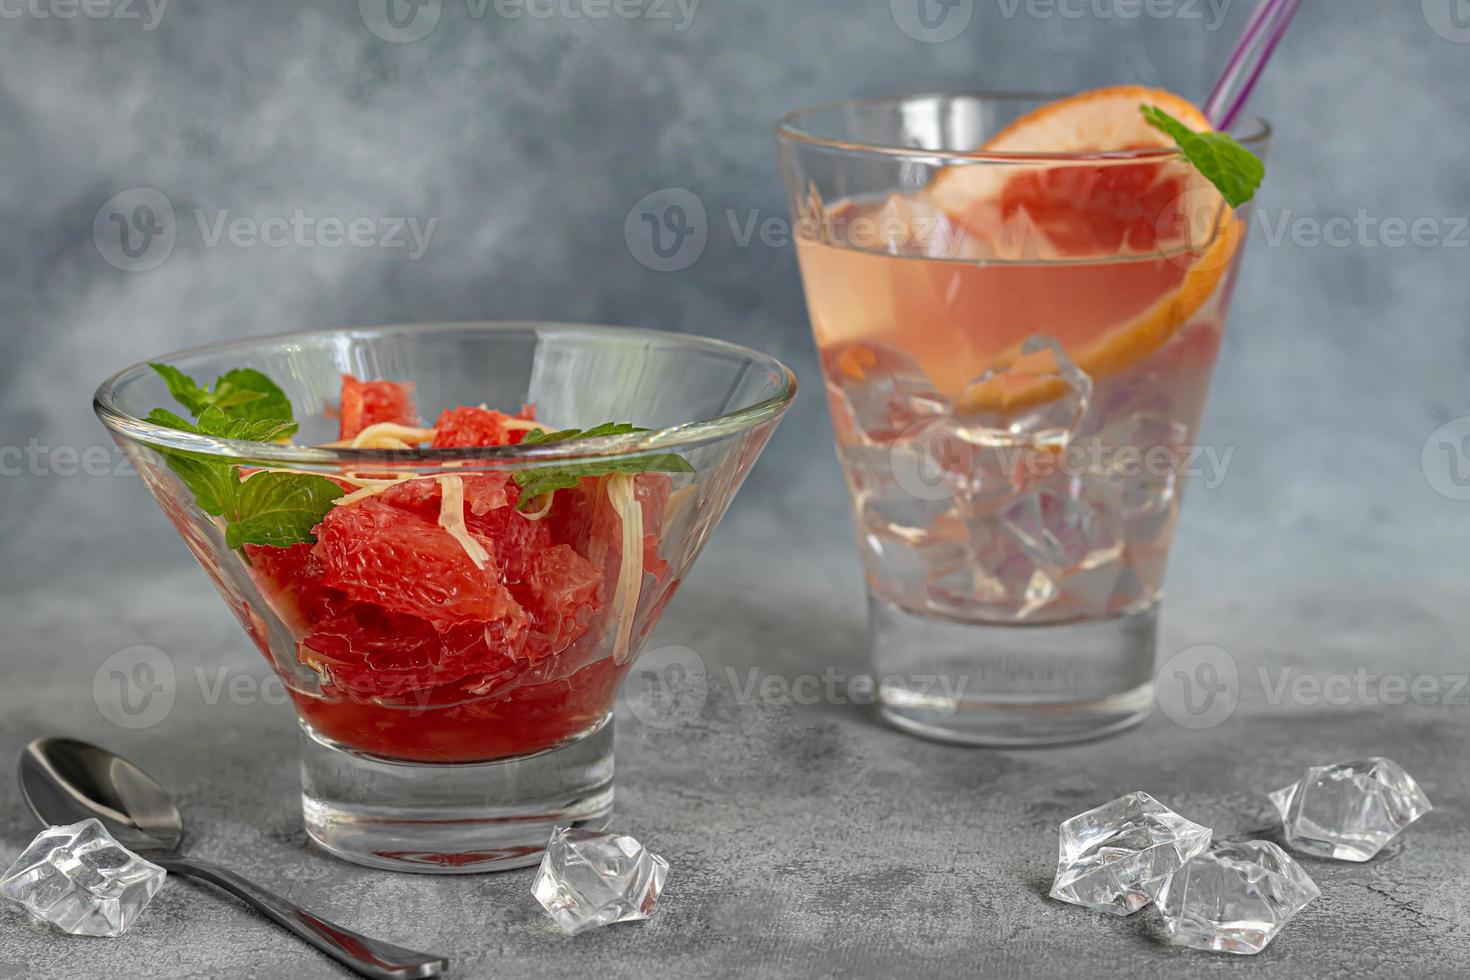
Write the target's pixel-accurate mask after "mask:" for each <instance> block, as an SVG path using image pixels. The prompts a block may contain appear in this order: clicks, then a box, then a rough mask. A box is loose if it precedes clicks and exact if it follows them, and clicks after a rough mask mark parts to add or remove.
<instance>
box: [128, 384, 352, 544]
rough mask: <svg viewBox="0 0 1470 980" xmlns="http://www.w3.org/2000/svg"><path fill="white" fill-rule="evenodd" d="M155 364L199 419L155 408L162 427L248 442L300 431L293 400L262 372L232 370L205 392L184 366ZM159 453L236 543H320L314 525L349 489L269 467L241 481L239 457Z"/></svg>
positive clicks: (156, 420) (151, 419)
mask: <svg viewBox="0 0 1470 980" xmlns="http://www.w3.org/2000/svg"><path fill="white" fill-rule="evenodd" d="M153 368H154V370H156V371H158V373H159V375H161V376H162V377H163V379H164V382H165V383H166V384H167V385H168V387H169V391H170V392H171V393H172V394H173V396H174V397H175V398H177V399H178V400H179V401H180V402H181V403H182V404H183V405H185V406H186V407H187V408H189V410H190V411H191V412H192V413H193V414H194V415H195V416H197V418H196V419H195V421H193V422H190V421H189V420H188V419H185V418H184V417H182V416H180V415H177V414H175V413H174V412H171V411H169V410H168V409H166V408H155V409H154V410H153V411H151V412H149V413H148V421H149V422H152V423H153V424H155V425H162V426H167V427H168V428H171V429H179V430H181V431H184V432H193V433H196V434H198V435H206V436H215V437H218V438H221V439H239V440H243V441H245V442H274V441H276V440H278V439H283V438H286V437H287V436H290V435H291V434H292V433H294V432H295V431H296V423H295V421H293V420H292V417H291V416H292V412H291V403H290V401H288V400H287V399H286V396H285V394H284V393H283V392H282V391H281V389H280V388H278V387H276V384H275V382H273V381H271V380H270V379H269V378H267V377H266V376H265V375H263V374H261V373H260V372H259V371H251V370H248V369H247V370H238V371H230V372H229V373H227V374H224V375H221V376H220V378H219V380H217V381H216V382H215V384H214V390H213V391H206V390H205V389H203V388H200V387H199V386H198V385H197V384H195V383H194V380H193V379H192V378H190V377H189V376H188V375H186V374H184V373H183V372H181V371H178V370H177V369H174V368H170V367H168V366H167V365H162V364H155V365H153ZM268 411H269V412H278V413H282V415H269V414H266V413H267V412H268ZM158 451H159V453H161V454H162V456H163V459H164V462H165V463H166V464H167V465H168V468H169V469H171V470H173V471H174V473H176V474H177V475H178V477H179V479H180V480H182V481H183V483H184V486H186V487H188V488H189V492H190V493H192V494H193V495H194V500H195V502H196V503H197V504H198V505H199V509H200V510H202V511H204V513H206V514H210V515H213V516H215V517H222V518H224V520H225V543H226V544H227V545H229V547H231V548H239V547H241V546H242V545H246V544H262V545H271V546H274V547H277V548H285V547H289V546H290V545H293V544H301V543H306V544H311V543H314V542H315V541H316V537H315V536H314V535H313V534H312V529H313V528H314V527H316V526H317V525H318V524H320V523H321V522H322V519H323V518H324V517H326V516H327V513H328V512H329V511H330V510H331V509H332V506H333V502H334V501H335V500H336V499H337V498H338V497H340V496H342V494H343V490H342V488H341V487H339V486H338V485H337V484H335V483H333V482H332V481H331V480H328V479H326V478H325V477H320V476H313V475H311V474H307V473H275V472H262V473H255V474H252V475H251V476H250V477H249V478H248V479H244V480H242V479H241V477H240V464H239V463H238V462H235V461H233V460H228V459H224V460H221V459H218V458H216V457H213V456H210V455H207V454H204V453H197V452H189V451H187V450H181V449H162V448H160V449H159V450H158Z"/></svg>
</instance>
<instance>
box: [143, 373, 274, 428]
mask: <svg viewBox="0 0 1470 980" xmlns="http://www.w3.org/2000/svg"><path fill="white" fill-rule="evenodd" d="M148 366H149V367H151V368H153V370H154V371H157V372H158V375H159V377H161V378H163V383H164V384H165V385H167V386H168V392H169V394H171V395H173V396H174V398H175V399H177V400H178V402H179V404H180V405H183V406H184V407H185V408H187V409H188V410H189V413H190V414H191V415H194V416H196V417H200V416H202V415H203V414H204V413H205V412H206V411H208V410H209V409H216V410H218V411H220V412H222V413H224V414H225V415H226V416H228V417H229V418H232V419H247V420H251V421H257V420H263V419H273V420H284V421H285V422H287V423H291V431H290V432H287V433H284V434H283V435H291V434H293V433H294V432H295V431H296V426H295V424H294V423H295V419H296V414H295V412H294V411H293V410H292V408H291V400H290V399H289V398H287V397H286V393H285V392H284V391H282V390H281V388H280V386H279V385H277V384H276V383H275V382H274V381H272V380H271V379H270V378H268V377H267V376H266V375H264V374H262V373H261V372H259V371H256V370H255V369H253V368H236V369H235V370H233V371H226V372H225V373H224V374H222V375H220V376H219V377H218V378H216V379H215V382H214V389H213V390H212V391H211V390H209V389H207V388H202V387H200V385H199V382H197V381H195V380H194V379H193V378H191V377H189V376H188V375H187V374H185V373H184V372H183V371H180V370H179V369H178V368H176V367H172V366H170V365H168V364H155V363H150V364H149V365H148ZM216 427H217V426H216ZM208 434H209V435H221V434H222V433H219V432H209V433H208ZM230 438H241V437H238V436H232V437H230ZM277 438H281V436H277ZM254 441H257V442H269V441H272V440H254Z"/></svg>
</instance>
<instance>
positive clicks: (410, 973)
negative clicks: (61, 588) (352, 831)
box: [20, 738, 449, 980]
mask: <svg viewBox="0 0 1470 980" xmlns="http://www.w3.org/2000/svg"><path fill="white" fill-rule="evenodd" d="M20 789H21V793H22V794H23V795H24V796H25V798H26V803H27V804H29V806H30V808H31V812H32V813H34V814H35V815H36V816H37V818H39V819H40V821H41V822H42V823H44V824H47V825H50V826H55V825H58V824H71V823H76V822H77V821H79V820H86V819H87V818H89V817H96V818H97V819H98V820H100V821H102V825H103V826H104V827H106V828H107V832H108V833H110V834H112V836H113V837H114V838H115V839H116V840H117V842H118V843H119V844H121V845H122V846H124V847H126V848H128V849H129V850H131V851H134V852H135V853H137V854H139V855H140V856H142V857H144V858H147V859H148V860H149V861H152V862H153V863H154V864H157V865H159V866H160V867H162V868H163V869H164V870H165V871H169V872H171V873H174V874H181V875H189V876H191V877H194V878H198V879H200V880H202V881H207V882H209V883H210V884H211V885H214V886H215V887H217V888H222V889H224V890H225V891H227V892H229V893H230V894H231V895H234V896H235V897H236V898H238V899H240V900H241V901H243V902H244V903H245V904H247V905H249V906H250V907H251V908H254V909H255V910H256V911H258V912H260V913H261V914H263V915H265V916H266V917H267V918H269V919H271V920H273V921H274V922H275V923H276V924H277V925H280V926H283V927H285V928H286V929H289V930H290V931H291V932H293V933H295V934H296V935H297V936H298V937H300V938H301V939H304V940H306V941H307V942H308V943H311V945H313V946H315V947H316V948H317V949H319V950H321V951H322V952H323V953H326V954H327V955H328V956H330V957H332V959H334V960H336V961H337V962H338V963H341V964H342V965H343V966H345V967H347V968H348V969H351V970H355V971H357V972H358V973H360V974H362V975H363V976H365V977H372V978H373V980H419V978H422V977H437V976H441V975H443V973H444V971H445V970H447V969H448V967H449V960H448V959H446V958H444V957H442V956H431V955H429V954H427V953H418V952H415V951H414V950H411V949H404V948H403V947H402V946H394V945H393V944H391V943H385V942H382V941H380V940H377V939H369V938H368V937H366V936H362V935H359V934H357V933H355V932H353V931H352V930H350V929H344V928H342V927H341V926H339V925H335V924H334V923H331V922H328V921H327V920H326V919H323V918H321V917H319V916H316V915H312V914H311V913H310V912H308V911H306V910H305V909H302V908H298V907H297V906H295V905H293V904H291V903H290V902H288V901H286V900H285V899H283V898H281V897H280V896H278V895H274V894H272V893H271V892H268V891H266V890H265V889H264V888H261V887H260V886H259V885H256V884H253V883H251V882H249V881H246V880H245V879H244V878H241V877H240V876H239V875H237V874H235V873H234V872H233V871H228V870H226V869H225V868H221V867H219V866H218V865H215V864H210V863H209V862H208V861H200V860H199V859H197V858H191V857H185V856H184V855H182V854H180V853H179V851H180V849H181V847H182V846H183V843H184V818H183V816H182V815H181V814H180V813H179V808H178V807H177V806H175V805H174V801H173V800H172V799H170V798H169V795H168V793H167V792H165V791H164V789H163V787H162V786H159V785H158V783H157V782H155V781H154V780H153V778H152V777H151V776H149V775H148V774H147V773H146V772H144V771H143V770H142V769H139V768H138V767H137V766H135V765H133V764H132V763H131V762H129V761H128V760H126V759H124V758H122V757H121V756H119V755H114V754H113V753H111V752H109V751H107V750H106V749H102V748H98V747H97V746H95V745H91V744H89V743H87V742H80V741H77V740H76V739H71V738H38V739H36V740H35V741H34V742H32V743H31V744H30V745H27V746H26V747H25V751H24V752H22V753H21V756H20Z"/></svg>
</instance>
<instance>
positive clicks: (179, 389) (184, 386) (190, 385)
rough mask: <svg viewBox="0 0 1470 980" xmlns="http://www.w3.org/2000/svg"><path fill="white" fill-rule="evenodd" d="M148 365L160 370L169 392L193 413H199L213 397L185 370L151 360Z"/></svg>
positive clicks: (159, 373)
mask: <svg viewBox="0 0 1470 980" xmlns="http://www.w3.org/2000/svg"><path fill="white" fill-rule="evenodd" d="M148 366H149V367H151V368H152V369H153V370H155V371H157V372H158V376H159V377H161V378H163V383H164V384H165V385H167V386H168V393H169V394H170V395H173V396H174V398H175V399H177V400H178V403H179V404H180V405H182V406H184V407H185V408H187V409H188V410H189V413H190V414H191V415H198V414H199V413H200V412H202V411H203V410H204V409H205V408H207V407H208V406H209V403H210V402H211V401H212V400H213V397H214V396H212V395H211V394H210V393H209V392H208V391H207V390H206V389H204V388H201V387H199V382H197V381H195V380H194V379H193V378H191V377H189V376H188V375H187V374H185V373H184V372H183V371H180V370H179V369H178V368H176V367H172V366H171V365H168V364H155V363H153V362H151V361H150V362H149V363H148Z"/></svg>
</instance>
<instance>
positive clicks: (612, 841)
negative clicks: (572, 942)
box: [532, 827, 669, 935]
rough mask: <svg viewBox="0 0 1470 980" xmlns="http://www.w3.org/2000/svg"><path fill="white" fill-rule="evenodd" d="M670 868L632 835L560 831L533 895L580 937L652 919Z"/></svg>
mask: <svg viewBox="0 0 1470 980" xmlns="http://www.w3.org/2000/svg"><path fill="white" fill-rule="evenodd" d="M668 870H669V862H667V861H665V860H664V859H663V858H661V857H659V856H658V855H657V854H653V853H651V852H649V851H648V850H647V849H645V848H644V847H643V845H642V844H640V843H638V841H636V840H634V839H633V838H632V837H627V836H624V835H622V834H603V833H597V832H595V831H590V830H572V829H569V828H567V827H558V828H556V829H555V830H554V831H552V833H551V841H550V843H548V844H547V845H546V856H545V857H543V858H542V859H541V869H540V870H539V871H538V872H537V873H536V881H535V884H534V885H533V886H532V891H533V892H534V894H535V896H536V901H538V902H540V903H541V907H542V908H544V909H546V914H547V915H549V916H551V919H552V921H553V922H555V923H556V924H557V925H558V926H560V927H561V929H562V931H563V932H565V933H567V934H568V935H575V934H577V933H579V932H581V931H583V930H584V929H593V928H596V927H598V926H606V925H611V924H612V923H614V922H632V921H635V920H638V919H646V918H648V917H649V915H651V914H652V913H653V905H654V903H655V902H657V901H658V896H659V893H660V892H662V891H663V888H664V876H665V875H666V874H667V873H668Z"/></svg>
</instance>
